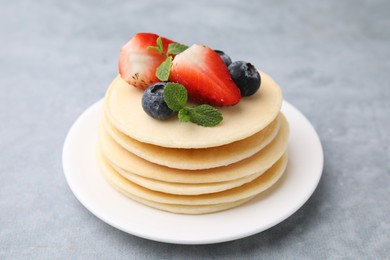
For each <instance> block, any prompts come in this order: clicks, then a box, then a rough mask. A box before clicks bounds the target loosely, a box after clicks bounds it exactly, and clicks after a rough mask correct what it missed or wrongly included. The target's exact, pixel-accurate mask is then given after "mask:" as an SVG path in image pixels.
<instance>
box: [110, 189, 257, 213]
mask: <svg viewBox="0 0 390 260" xmlns="http://www.w3.org/2000/svg"><path fill="white" fill-rule="evenodd" d="M116 188H117V190H118V191H120V192H121V193H122V194H124V195H125V196H127V197H129V198H131V199H133V200H135V201H137V202H139V203H141V204H144V205H146V206H149V207H152V208H155V209H159V210H164V211H169V212H172V213H177V214H191V215H199V214H208V213H214V212H218V211H222V210H227V209H230V208H234V207H237V206H240V205H241V204H244V203H245V202H247V201H249V200H251V199H252V198H253V197H249V198H246V199H242V200H238V201H235V202H230V203H220V204H210V205H179V204H167V203H158V202H154V201H150V200H146V199H142V198H140V197H137V196H135V195H133V194H131V193H128V192H126V191H124V190H120V188H119V187H116Z"/></svg>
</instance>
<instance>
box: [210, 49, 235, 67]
mask: <svg viewBox="0 0 390 260" xmlns="http://www.w3.org/2000/svg"><path fill="white" fill-rule="evenodd" d="M214 51H215V52H216V53H218V55H219V57H221V59H222V60H223V62H225V64H226V67H229V65H230V64H232V59H230V57H229V55H227V54H226V53H224V52H223V51H220V50H214Z"/></svg>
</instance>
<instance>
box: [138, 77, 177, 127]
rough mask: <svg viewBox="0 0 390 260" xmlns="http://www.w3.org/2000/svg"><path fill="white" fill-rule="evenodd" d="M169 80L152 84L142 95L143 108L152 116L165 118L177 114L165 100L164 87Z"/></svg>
mask: <svg viewBox="0 0 390 260" xmlns="http://www.w3.org/2000/svg"><path fill="white" fill-rule="evenodd" d="M166 85H167V82H158V83H154V84H152V85H150V86H149V87H148V88H147V89H146V90H145V92H144V94H143V96H142V108H143V109H144V111H145V112H146V113H147V114H148V115H149V116H151V117H153V118H156V119H160V120H165V119H168V118H170V117H171V116H172V115H174V114H175V112H174V111H173V110H171V109H170V108H169V107H168V106H167V103H165V101H164V88H165V86H166Z"/></svg>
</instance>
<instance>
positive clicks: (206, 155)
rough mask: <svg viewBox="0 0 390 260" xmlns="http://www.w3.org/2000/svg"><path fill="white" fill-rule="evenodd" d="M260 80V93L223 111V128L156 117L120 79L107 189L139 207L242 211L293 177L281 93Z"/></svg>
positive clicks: (105, 151) (108, 113) (102, 145)
mask: <svg viewBox="0 0 390 260" xmlns="http://www.w3.org/2000/svg"><path fill="white" fill-rule="evenodd" d="M260 74H261V77H262V84H261V88H260V90H259V91H258V92H257V93H256V94H254V95H253V96H250V97H245V98H243V99H242V101H241V102H240V103H239V104H238V105H235V106H232V107H224V108H219V110H220V111H221V112H222V115H223V117H224V119H223V121H222V122H221V124H219V125H218V126H216V127H201V126H198V125H195V124H192V123H182V122H179V121H178V119H177V118H175V117H174V118H171V119H169V120H167V121H159V120H156V119H153V118H151V117H149V116H148V115H147V114H146V113H145V112H144V111H143V109H142V105H141V99H142V94H143V92H142V91H141V90H139V89H136V88H134V87H132V86H130V85H129V84H127V83H126V82H125V81H123V80H122V79H121V78H120V77H119V76H118V77H117V78H116V79H115V80H114V81H113V82H112V83H111V85H110V87H109V89H108V91H107V93H106V96H105V102H104V107H103V116H102V123H101V126H100V129H99V144H98V159H99V163H100V166H101V170H102V173H103V175H104V176H105V178H106V179H107V181H108V182H109V183H110V184H111V185H112V186H113V187H114V188H115V189H117V190H118V191H120V192H121V193H123V194H124V195H126V196H127V197H129V198H131V199H133V200H135V201H137V202H140V203H142V204H145V205H147V206H150V207H153V208H157V209H161V210H165V211H170V212H174V213H183V214H204V213H211V212H216V211H221V210H225V209H229V208H232V207H236V206H238V205H240V204H243V203H245V202H246V201H248V200H250V199H252V198H254V197H255V196H256V195H258V194H259V193H261V192H263V191H265V190H266V189H268V188H270V187H271V186H272V185H273V184H275V183H276V181H277V180H278V179H279V178H280V177H281V176H282V174H283V172H284V171H285V169H286V165H287V141H288V131H289V130H288V123H287V121H286V119H285V117H284V116H283V114H282V113H281V112H280V108H281V104H282V94H281V91H280V89H279V87H278V86H277V84H276V83H275V82H274V81H273V80H272V79H271V78H270V77H269V76H268V75H266V74H265V73H263V72H261V73H260Z"/></svg>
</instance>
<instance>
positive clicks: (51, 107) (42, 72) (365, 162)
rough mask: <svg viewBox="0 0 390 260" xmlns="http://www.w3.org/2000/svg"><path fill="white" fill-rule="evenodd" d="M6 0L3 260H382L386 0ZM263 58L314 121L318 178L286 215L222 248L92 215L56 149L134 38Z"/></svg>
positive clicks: (1, 53)
mask: <svg viewBox="0 0 390 260" xmlns="http://www.w3.org/2000/svg"><path fill="white" fill-rule="evenodd" d="M184 2H185V1H168V0H166V1H161V2H159V1H121V2H120V1H117V2H116V1H92V0H91V1H75V0H71V1H43V0H42V1H41V0H38V1H27V0H26V1H22V0H20V1H5V0H3V1H0V37H1V41H0V90H1V92H0V122H1V124H0V259H31V258H33V259H34V258H35V259H56V258H58V259H92V258H101V259H121V258H127V259H140V258H150V259H156V258H182V259H184V258H186V259H188V258H189V259H199V258H224V259H234V258H242V259H244V258H245V259H249V258H257V259H259V258H270V259H325V258H329V259H337V258H346V259H357V258H359V259H385V258H388V257H389V253H390V217H389V216H390V188H389V187H390V163H389V161H390V149H389V143H390V137H389V133H390V120H389V117H390V116H389V115H390V84H389V82H390V16H389V10H390V2H389V1H386V0H383V1H262V2H260V1H233V0H230V1H211V0H207V1H187V2H186V3H184ZM139 31H150V32H156V33H158V34H161V35H164V36H167V37H169V38H173V39H175V40H177V41H179V42H182V43H186V44H191V43H200V44H205V45H208V46H210V47H213V48H217V49H222V50H225V51H226V52H227V53H229V54H230V56H231V57H232V58H233V59H235V60H248V61H251V62H253V63H254V64H256V66H258V67H259V68H260V69H262V70H264V71H266V72H267V73H268V74H270V75H272V77H273V78H274V79H275V80H276V81H277V82H278V83H279V84H280V85H281V87H282V89H283V92H284V97H285V99H286V100H288V101H289V102H290V103H292V104H293V105H294V106H296V107H297V108H299V109H300V110H301V111H302V112H303V113H304V114H305V115H306V116H307V117H308V118H309V119H310V120H311V122H312V123H313V125H314V126H315V128H316V130H317V131H318V133H319V136H320V138H321V140H322V144H323V147H324V152H325V168H324V173H323V177H322V179H321V182H320V184H319V186H318V188H317V190H316V191H315V193H314V194H313V196H312V197H311V199H310V200H309V201H308V202H307V203H306V204H305V205H304V206H303V207H302V208H301V209H299V210H298V212H296V214H294V215H293V216H291V217H290V218H288V219H287V220H286V221H284V222H282V223H280V224H278V225H276V226H274V227H272V228H270V229H269V230H266V231H264V232H262V233H259V234H257V235H253V236H251V237H247V238H244V239H240V240H237V241H233V242H225V243H220V244H214V245H203V246H184V245H171V244H164V243H159V242H153V241H148V240H145V239H142V238H138V237H135V236H133V235H129V234H127V233H124V232H122V231H119V230H117V229H115V228H113V227H111V226H109V225H107V224H105V223H104V222H102V221H100V220H99V219H98V218H96V217H95V216H94V215H92V214H91V213H90V212H89V211H88V210H86V209H85V208H84V207H83V206H82V205H81V204H80V203H79V202H78V200H77V199H76V198H75V196H74V195H73V194H72V192H71V191H70V189H69V187H68V185H67V183H66V181H65V178H64V175H63V171H62V164H61V152H62V145H63V142H64V138H65V135H66V133H67V131H68V130H69V128H70V126H71V124H72V123H73V122H74V120H75V119H76V118H77V116H78V115H79V114H81V113H82V112H83V111H84V110H85V109H86V108H87V107H88V106H90V105H91V104H92V103H94V102H95V101H97V100H98V99H100V98H102V96H103V94H104V92H105V90H106V88H107V86H108V84H109V83H110V81H111V80H112V79H113V78H114V77H115V76H116V74H117V59H118V54H119V48H120V47H121V46H122V45H123V44H124V43H125V42H126V41H127V40H128V39H129V38H130V37H131V35H133V34H134V33H136V32H139Z"/></svg>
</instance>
